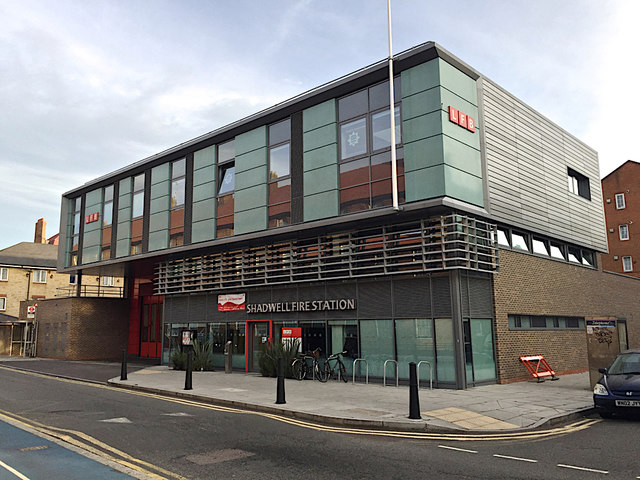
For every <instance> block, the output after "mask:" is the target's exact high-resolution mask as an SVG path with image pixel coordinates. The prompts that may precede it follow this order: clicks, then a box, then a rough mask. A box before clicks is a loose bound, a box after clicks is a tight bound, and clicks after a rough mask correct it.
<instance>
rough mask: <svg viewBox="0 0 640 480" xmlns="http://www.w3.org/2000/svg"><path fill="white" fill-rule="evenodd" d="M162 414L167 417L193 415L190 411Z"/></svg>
mask: <svg viewBox="0 0 640 480" xmlns="http://www.w3.org/2000/svg"><path fill="white" fill-rule="evenodd" d="M162 415H165V416H167V417H193V415H191V414H190V413H184V412H176V413H163V414H162Z"/></svg>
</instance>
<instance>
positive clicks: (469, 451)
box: [438, 445, 478, 453]
mask: <svg viewBox="0 0 640 480" xmlns="http://www.w3.org/2000/svg"><path fill="white" fill-rule="evenodd" d="M438 448H446V449H447V450H455V451H456V452H466V453H478V451H477V450H467V449H466V448H456V447H448V446H447V445H438Z"/></svg>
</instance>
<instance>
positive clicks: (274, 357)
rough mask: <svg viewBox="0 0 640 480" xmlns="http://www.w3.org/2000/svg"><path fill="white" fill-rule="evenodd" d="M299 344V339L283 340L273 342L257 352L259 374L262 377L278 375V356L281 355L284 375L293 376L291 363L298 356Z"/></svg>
mask: <svg viewBox="0 0 640 480" xmlns="http://www.w3.org/2000/svg"><path fill="white" fill-rule="evenodd" d="M299 346H300V341H299V340H295V341H293V342H287V343H286V344H285V343H284V342H278V343H275V342H274V343H270V344H269V345H267V348H266V349H265V350H264V351H263V352H260V353H259V354H258V365H259V367H260V374H261V375H262V376H263V377H276V376H278V358H279V357H282V358H283V360H284V376H285V377H286V378H293V372H292V371H291V363H292V362H293V359H294V358H296V357H297V356H298V348H299Z"/></svg>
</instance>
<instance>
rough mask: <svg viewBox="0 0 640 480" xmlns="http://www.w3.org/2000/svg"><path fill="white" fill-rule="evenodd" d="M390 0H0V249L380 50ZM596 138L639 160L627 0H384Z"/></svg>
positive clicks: (421, 33) (410, 27)
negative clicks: (134, 168) (186, 146)
mask: <svg viewBox="0 0 640 480" xmlns="http://www.w3.org/2000/svg"><path fill="white" fill-rule="evenodd" d="M386 6H387V2H386V1H385V0H271V1H268V2H265V1H259V0H251V1H250V0H208V1H205V0H172V1H169V0H109V1H107V0H90V1H86V0H55V1H52V0H20V1H15V0H0V192H1V193H2V197H1V198H2V201H1V204H0V249H2V248H5V247H8V246H10V245H13V244H15V243H18V242H21V241H33V234H34V224H35V222H36V221H37V219H39V218H44V219H45V220H46V221H47V223H48V226H47V234H48V236H51V235H53V234H55V233H57V232H58V228H59V211H60V201H61V196H62V194H63V193H64V192H66V191H68V190H71V189H73V188H76V187H79V186H81V185H82V184H84V183H85V182H88V181H90V180H92V179H94V178H97V177H100V176H102V175H105V174H108V173H110V172H112V171H114V170H117V169H119V168H122V167H124V166H127V165H129V164H131V163H134V162H136V161H138V160H141V159H143V158H146V157H148V156H150V155H153V154H155V153H158V152H161V151H163V150H165V149H167V148H170V147H172V146H175V145H178V144H180V143H182V142H184V141H188V140H190V139H192V138H195V137H197V136H199V135H202V134H205V133H207V132H210V131H212V130H215V129H217V128H219V127H222V126H224V125H226V124H228V123H231V122H233V121H235V120H239V119H241V118H243V117H245V116H247V115H250V114H252V113H255V112H257V111H259V110H261V109H263V108H266V107H269V106H271V105H274V104H276V103H278V102H280V101H283V100H286V99H288V98H290V97H293V96H295V95H297V94H299V93H302V92H304V91H306V90H309V89H311V88H314V87H316V86H319V85H321V84H323V83H325V82H328V81H331V80H333V79H336V78H338V77H340V76H342V75H345V74H347V73H350V72H352V71H354V70H357V69H359V68H361V67H364V66H366V65H369V64H371V63H374V62H377V61H379V60H383V59H385V58H386V57H387V55H388V43H387V41H388V40H387V10H386ZM392 18H393V21H392V31H393V53H394V54H397V53H399V52H401V51H403V50H406V49H408V48H410V47H412V46H415V45H418V44H421V43H423V42H426V41H435V42H436V43H438V44H440V45H441V46H442V47H444V48H445V49H446V50H448V51H449V52H451V53H453V54H454V55H455V56H457V57H458V58H460V59H461V60H463V61H465V62H466V63H468V64H469V65H471V66H472V67H474V68H475V69H476V70H478V71H479V72H480V73H482V74H483V75H485V76H486V77H488V78H490V79H491V80H493V81H494V82H496V83H498V84H499V85H501V86H502V87H503V88H505V89H506V90H508V91H509V92H511V93H512V94H514V95H515V96H516V97H518V98H520V99H521V100H523V101H524V102H525V103H527V104H529V105H530V106H532V107H533V108H535V109H536V110H538V111H539V112H541V113H542V114H543V115H545V116H546V117H548V118H549V119H550V120H552V121H553V122H555V123H557V124H558V125H560V126H561V127H563V128H564V129H565V130H567V131H569V132H570V133H571V134H573V135H575V136H576V137H578V138H579V139H580V140H582V141H584V142H585V143H587V144H588V145H589V146H591V147H592V148H594V149H595V150H596V151H598V153H599V157H600V172H601V175H602V176H605V175H607V174H608V173H610V172H611V171H612V170H614V169H615V168H617V167H618V166H619V165H621V164H622V163H624V162H625V161H627V160H636V161H640V155H639V152H638V149H639V146H638V145H639V142H638V141H637V140H636V139H637V136H638V135H637V133H636V130H637V126H636V120H635V116H636V115H637V114H638V112H640V95H639V93H638V91H639V90H638V88H637V86H636V83H637V80H636V79H637V77H638V73H639V72H638V70H639V69H640V68H639V67H638V66H637V58H638V54H637V49H636V47H635V45H636V41H637V39H636V33H635V32H636V27H637V25H636V23H637V20H638V19H639V18H640V2H638V1H637V0H611V1H607V0H535V1H532V0H529V1H524V0H523V1H516V0H485V1H477V0H460V1H456V0H447V1H439V2H437V1H417V0H393V2H392Z"/></svg>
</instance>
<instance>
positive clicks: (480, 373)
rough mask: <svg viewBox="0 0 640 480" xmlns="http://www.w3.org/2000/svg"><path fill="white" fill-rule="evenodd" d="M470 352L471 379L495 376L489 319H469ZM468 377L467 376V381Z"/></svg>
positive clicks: (484, 378) (485, 378) (479, 379)
mask: <svg viewBox="0 0 640 480" xmlns="http://www.w3.org/2000/svg"><path fill="white" fill-rule="evenodd" d="M470 325H471V352H472V357H473V380H474V381H476V382H478V381H481V380H492V379H494V378H496V361H495V358H494V353H493V331H492V329H491V319H486V318H482V319H476V318H472V319H471V320H470ZM469 380H470V379H469V378H467V381H469Z"/></svg>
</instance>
